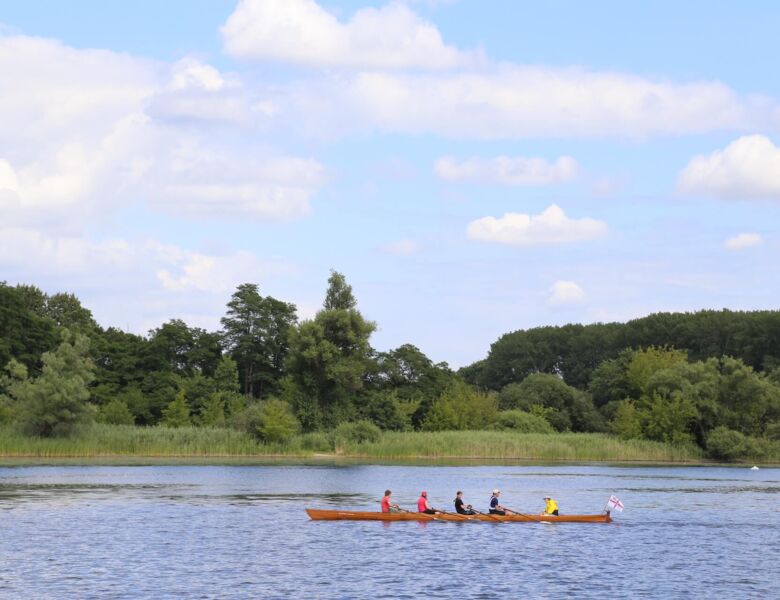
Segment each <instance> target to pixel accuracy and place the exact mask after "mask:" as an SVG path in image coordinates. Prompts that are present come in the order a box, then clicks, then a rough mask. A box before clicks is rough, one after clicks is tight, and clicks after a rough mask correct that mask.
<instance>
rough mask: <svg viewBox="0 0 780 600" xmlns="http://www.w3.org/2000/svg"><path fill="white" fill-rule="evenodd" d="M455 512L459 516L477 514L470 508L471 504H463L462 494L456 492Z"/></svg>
mask: <svg viewBox="0 0 780 600" xmlns="http://www.w3.org/2000/svg"><path fill="white" fill-rule="evenodd" d="M455 512H456V513H458V514H459V515H476V514H477V513H475V512H474V510H473V509H472V507H471V504H465V503H464V502H463V492H461V491H460V490H458V493H457V494H455Z"/></svg>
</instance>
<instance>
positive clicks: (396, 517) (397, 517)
mask: <svg viewBox="0 0 780 600" xmlns="http://www.w3.org/2000/svg"><path fill="white" fill-rule="evenodd" d="M306 513H307V514H308V515H309V518H311V519H312V520H314V521H485V522H509V523H535V522H544V523H611V522H612V517H610V515H609V513H608V512H607V513H603V514H600V515H560V516H557V517H556V516H555V515H525V514H513V515H488V514H481V515H459V514H456V513H442V514H438V515H428V514H425V513H420V512H391V513H383V512H371V511H358V510H318V509H315V508H307V509H306Z"/></svg>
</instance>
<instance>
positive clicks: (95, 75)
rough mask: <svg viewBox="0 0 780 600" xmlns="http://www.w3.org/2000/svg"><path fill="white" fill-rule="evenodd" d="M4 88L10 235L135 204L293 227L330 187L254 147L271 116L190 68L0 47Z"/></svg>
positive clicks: (209, 71) (3, 178) (187, 63)
mask: <svg viewBox="0 0 780 600" xmlns="http://www.w3.org/2000/svg"><path fill="white" fill-rule="evenodd" d="M0 78H2V80H4V81H13V82H14V85H13V86H7V87H6V88H5V89H4V90H3V93H2V94H0V114H2V115H3V118H2V119H0V222H2V223H4V224H5V225H20V226H24V225H29V224H31V223H36V224H38V225H39V226H43V225H46V226H47V227H56V228H58V229H60V230H66V229H69V228H70V229H81V228H83V227H84V224H85V223H88V222H90V221H91V220H94V218H95V217H98V216H102V215H111V214H112V213H115V212H116V211H117V210H118V209H119V208H122V207H124V206H127V205H129V204H133V203H138V202H142V201H143V202H145V203H146V204H148V205H149V206H151V207H152V208H158V209H161V210H164V211H166V212H169V213H171V214H173V215H185V216H195V217H217V218H221V217H227V218H236V217H238V218H248V219H255V220H272V221H278V220H289V219H294V218H298V217H301V216H304V215H306V214H308V213H309V212H310V204H309V201H310V199H311V197H312V196H313V195H314V193H315V192H316V191H317V189H318V188H319V187H321V186H322V185H323V184H324V182H325V173H324V169H323V167H322V166H321V165H320V164H319V163H318V162H317V161H315V160H312V159H306V158H298V157H290V156H284V155H280V153H279V152H278V151H276V150H274V149H272V148H268V147H267V146H265V145H263V144H262V143H261V142H259V141H256V140H255V139H254V138H255V137H256V136H253V135H252V133H253V132H252V129H253V125H252V123H253V119H267V118H268V111H267V110H266V112H265V113H263V111H262V110H260V109H256V108H255V106H261V107H265V109H267V108H268V106H267V105H266V104H264V103H263V101H260V100H258V101H255V100H254V99H252V98H250V95H249V94H248V93H247V92H246V90H245V89H244V88H243V86H242V85H241V83H240V82H239V81H238V80H237V78H236V77H235V76H233V75H229V74H224V73H221V72H219V71H218V70H217V69H215V68H214V67H213V66H211V65H208V64H204V63H202V62H200V61H197V60H194V59H183V60H181V61H178V62H177V63H174V64H171V65H166V64H162V63H152V62H150V61H144V60H141V59H136V58H133V57H130V56H127V55H122V54H117V53H113V52H108V51H97V50H77V49H73V48H69V47H67V46H64V45H62V44H60V43H58V42H54V41H51V40H45V39H39V38H30V37H24V36H15V37H0ZM225 124H227V125H232V124H239V125H241V127H240V128H234V129H226V128H225V127H224V125H225ZM214 126H216V127H218V128H219V129H218V130H217V131H216V133H218V135H216V134H215V130H214V129H212V128H213V127H214Z"/></svg>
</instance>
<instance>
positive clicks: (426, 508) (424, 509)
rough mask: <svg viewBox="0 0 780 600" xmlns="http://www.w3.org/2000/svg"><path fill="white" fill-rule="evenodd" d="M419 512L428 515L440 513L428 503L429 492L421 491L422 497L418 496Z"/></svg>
mask: <svg viewBox="0 0 780 600" xmlns="http://www.w3.org/2000/svg"><path fill="white" fill-rule="evenodd" d="M417 512H421V513H425V514H426V515H438V514H440V513H439V511H438V510H436V509H435V508H432V507H431V505H430V504H428V492H420V497H419V498H417Z"/></svg>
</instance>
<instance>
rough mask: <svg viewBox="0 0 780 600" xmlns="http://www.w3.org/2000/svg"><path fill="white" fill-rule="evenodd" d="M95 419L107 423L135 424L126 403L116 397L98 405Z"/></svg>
mask: <svg viewBox="0 0 780 600" xmlns="http://www.w3.org/2000/svg"><path fill="white" fill-rule="evenodd" d="M97 420H98V422H100V423H108V424H109V425H135V417H134V416H133V413H131V412H130V409H129V408H127V404H125V403H124V402H122V401H121V400H119V399H117V398H114V399H113V400H112V401H111V402H109V403H108V404H106V405H105V406H101V407H100V410H99V411H98V418H97Z"/></svg>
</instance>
